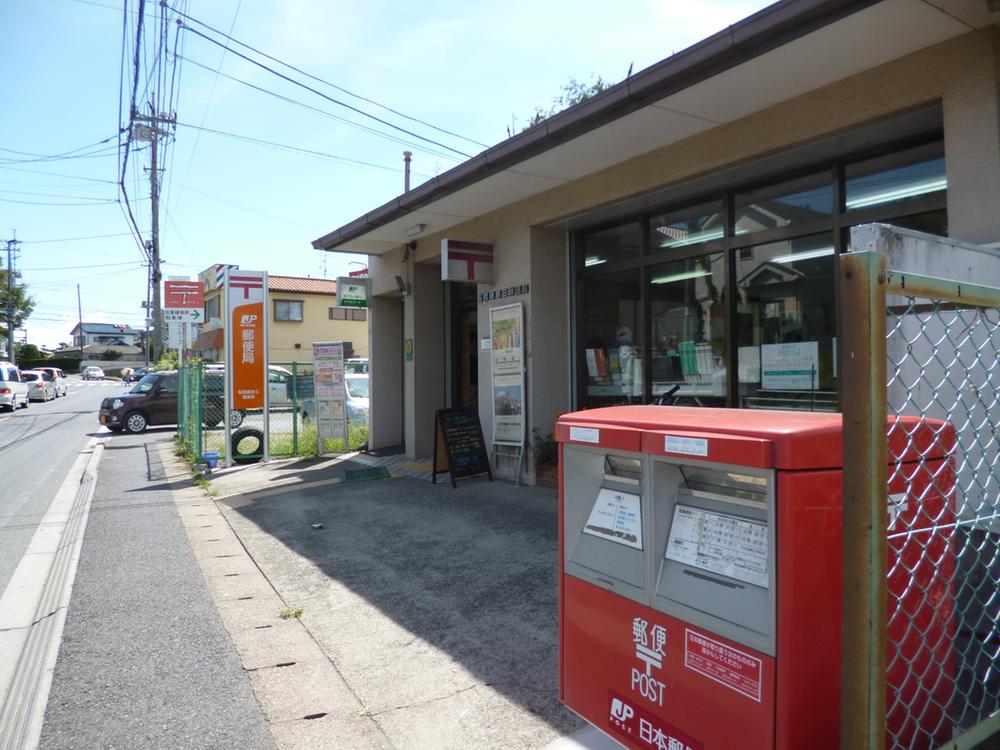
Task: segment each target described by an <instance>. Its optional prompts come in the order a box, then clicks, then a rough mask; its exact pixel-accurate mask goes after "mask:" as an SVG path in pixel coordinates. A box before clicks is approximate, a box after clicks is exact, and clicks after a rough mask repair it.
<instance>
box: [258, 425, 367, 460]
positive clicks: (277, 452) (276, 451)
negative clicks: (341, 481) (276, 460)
mask: <svg viewBox="0 0 1000 750" xmlns="http://www.w3.org/2000/svg"><path fill="white" fill-rule="evenodd" d="M295 437H296V439H295V440H293V436H292V434H291V433H288V432H280V433H278V434H274V433H273V432H272V434H271V455H272V456H274V457H278V456H282V457H297V458H312V457H314V456H315V455H316V425H315V423H312V424H305V425H303V426H302V428H301V429H300V430H299V433H298V435H297V436H295ZM367 442H368V425H354V424H349V425H348V426H347V447H346V448H345V446H344V441H343V439H342V438H335V439H332V440H327V441H326V446H325V448H326V451H325V452H326V453H348V452H349V451H354V450H358V449H359V448H360V447H361V446H362V445H364V444H365V443H367Z"/></svg>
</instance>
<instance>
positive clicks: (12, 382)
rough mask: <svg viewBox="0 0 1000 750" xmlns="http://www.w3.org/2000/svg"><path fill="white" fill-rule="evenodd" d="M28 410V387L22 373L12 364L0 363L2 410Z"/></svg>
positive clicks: (0, 399)
mask: <svg viewBox="0 0 1000 750" xmlns="http://www.w3.org/2000/svg"><path fill="white" fill-rule="evenodd" d="M18 407H20V408H22V409H27V408H28V386H27V384H26V383H25V382H24V380H23V379H22V378H21V371H20V370H18V369H17V366H16V365H13V364H11V363H10V362H0V409H4V410H6V411H14V409H16V408H18Z"/></svg>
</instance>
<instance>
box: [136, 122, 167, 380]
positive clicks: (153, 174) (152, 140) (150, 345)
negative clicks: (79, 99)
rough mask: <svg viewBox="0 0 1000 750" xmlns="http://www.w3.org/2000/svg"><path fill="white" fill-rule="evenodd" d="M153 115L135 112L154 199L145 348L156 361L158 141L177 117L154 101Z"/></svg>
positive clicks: (159, 324) (159, 337)
mask: <svg viewBox="0 0 1000 750" xmlns="http://www.w3.org/2000/svg"><path fill="white" fill-rule="evenodd" d="M149 111H150V114H149V116H148V117H145V116H142V115H139V114H138V113H136V112H133V114H132V121H133V123H142V124H138V125H136V124H134V125H133V128H134V130H133V135H134V136H135V137H136V139H137V140H143V141H146V140H148V141H149V145H150V155H149V161H150V165H149V195H150V198H151V199H152V206H151V207H150V209H151V211H152V238H151V239H150V240H149V242H147V243H146V251H147V254H148V255H149V283H150V287H151V289H152V292H153V301H152V309H150V310H148V311H147V312H148V313H149V314H150V315H151V316H152V318H153V340H152V341H147V342H146V348H147V350H149V351H150V352H151V359H152V360H153V361H154V362H155V361H158V360H159V358H160V353H161V350H162V345H163V304H162V301H161V298H160V280H161V278H162V274H161V273H160V262H161V261H160V166H159V155H158V151H159V141H160V138H161V137H170V136H171V135H172V131H171V130H161V129H160V126H161V125H166V126H168V127H169V128H172V127H173V126H175V125H176V124H177V118H176V116H173V115H170V116H164V115H162V114H158V113H157V112H156V109H155V107H153V104H152V102H151V103H150V105H149Z"/></svg>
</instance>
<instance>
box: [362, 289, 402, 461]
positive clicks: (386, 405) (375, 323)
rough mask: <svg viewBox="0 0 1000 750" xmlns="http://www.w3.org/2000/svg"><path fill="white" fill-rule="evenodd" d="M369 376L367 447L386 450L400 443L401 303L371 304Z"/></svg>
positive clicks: (386, 300) (380, 300)
mask: <svg viewBox="0 0 1000 750" xmlns="http://www.w3.org/2000/svg"><path fill="white" fill-rule="evenodd" d="M370 304H371V307H369V308H368V313H369V315H370V316H371V317H370V318H369V322H370V323H371V327H370V329H369V346H368V350H369V353H370V354H369V358H368V372H369V377H370V380H371V383H370V385H371V392H372V393H377V394H378V398H372V399H370V400H369V403H370V407H369V411H368V446H369V447H370V448H386V447H389V446H394V445H401V444H402V443H403V348H402V341H403V329H402V316H401V311H402V304H403V303H402V301H401V300H399V299H393V298H381V297H375V298H373V299H372V300H371V302H370Z"/></svg>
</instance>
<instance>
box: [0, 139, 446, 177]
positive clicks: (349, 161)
mask: <svg viewBox="0 0 1000 750" xmlns="http://www.w3.org/2000/svg"><path fill="white" fill-rule="evenodd" d="M177 125H178V126H179V127H183V128H192V129H193V130H200V131H201V132H203V133H211V134H212V135H220V136H224V137H226V138H233V139H235V140H238V141H243V142H245V143H254V144H257V145H259V146H268V147H271V148H277V149H282V150H285V151H294V152H296V153H300V154H306V155H308V156H319V157H322V158H324V159H333V160H335V161H341V162H345V163H347V164H356V165H358V166H362V167H371V168H372V169H383V170H386V171H388V172H402V171H403V170H401V169H398V168H396V167H387V166H385V165H384V164H373V163H371V162H367V161H359V160H358V159H350V158H348V157H346V156H337V155H336V154H328V153H325V152H323V151H314V150H313V149H308V148H302V147H301V146H290V145H288V144H286V143H275V142H274V141H265V140H263V139H262V138H253V137H251V136H248V135H239V134H237V133H227V132H226V131H224V130H213V129H212V128H203V127H199V126H197V125H189V124H188V123H186V122H178V123H177ZM421 176H427V175H421ZM0 192H3V191H0Z"/></svg>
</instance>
